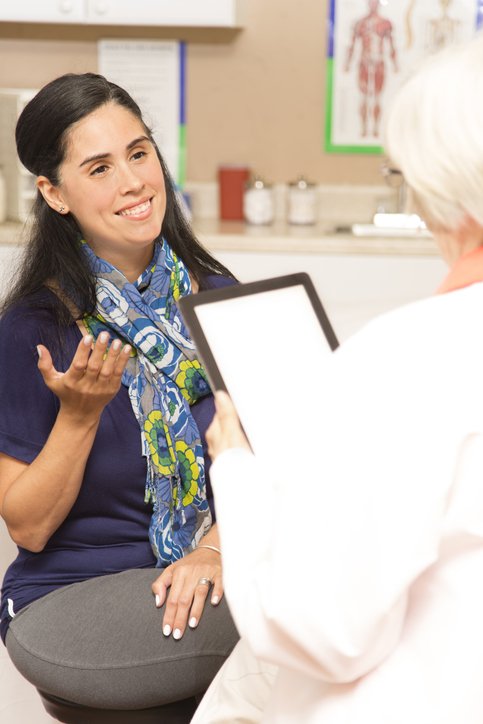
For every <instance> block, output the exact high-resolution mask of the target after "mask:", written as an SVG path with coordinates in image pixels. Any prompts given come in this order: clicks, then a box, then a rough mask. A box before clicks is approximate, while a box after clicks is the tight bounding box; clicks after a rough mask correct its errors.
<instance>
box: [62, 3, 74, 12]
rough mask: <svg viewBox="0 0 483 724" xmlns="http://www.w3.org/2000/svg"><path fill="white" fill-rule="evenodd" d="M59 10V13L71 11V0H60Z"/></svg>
mask: <svg viewBox="0 0 483 724" xmlns="http://www.w3.org/2000/svg"><path fill="white" fill-rule="evenodd" d="M59 10H60V12H61V13H71V12H72V10H73V2H72V0H60V2H59Z"/></svg>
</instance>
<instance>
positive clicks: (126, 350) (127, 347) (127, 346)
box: [122, 344, 131, 354]
mask: <svg viewBox="0 0 483 724" xmlns="http://www.w3.org/2000/svg"><path fill="white" fill-rule="evenodd" d="M122 351H123V352H124V354H131V345H130V344H125V345H124V347H123V348H122Z"/></svg>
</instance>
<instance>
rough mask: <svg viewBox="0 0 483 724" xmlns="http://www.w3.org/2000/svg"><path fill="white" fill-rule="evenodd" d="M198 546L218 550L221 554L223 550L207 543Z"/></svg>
mask: <svg viewBox="0 0 483 724" xmlns="http://www.w3.org/2000/svg"><path fill="white" fill-rule="evenodd" d="M196 548H209V549H210V550H211V551H216V553H219V554H220V556H221V551H220V549H219V548H217V547H216V546H209V545H208V544H207V543H202V544H201V545H199V546H196Z"/></svg>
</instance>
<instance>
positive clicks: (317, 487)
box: [193, 283, 483, 724]
mask: <svg viewBox="0 0 483 724" xmlns="http://www.w3.org/2000/svg"><path fill="white" fill-rule="evenodd" d="M307 363H308V365H309V374H310V379H312V380H313V384H314V385H316V386H317V387H316V389H317V394H316V398H317V400H318V405H319V409H318V425H317V429H316V430H315V431H313V432H310V431H307V430H304V426H303V421H300V420H297V413H296V406H294V407H293V408H291V407H289V406H288V408H287V436H286V439H285V440H283V441H281V445H280V450H279V451H278V455H279V456H283V460H284V464H285V466H286V471H287V472H286V474H285V475H284V476H280V473H278V474H277V479H276V480H272V479H271V474H270V470H269V468H268V467H265V468H261V466H260V465H259V464H258V463H257V461H256V460H255V458H254V457H253V456H252V455H251V454H250V453H248V452H247V451H245V450H229V451H226V452H225V453H223V454H221V455H220V456H219V458H218V459H217V460H216V462H215V463H214V465H213V467H212V471H211V477H212V482H213V485H214V490H215V500H216V509H217V517H218V523H219V528H220V535H221V544H222V549H223V559H224V580H225V588H226V595H227V597H228V601H229V604H230V607H231V610H232V613H233V616H234V618H235V621H236V624H237V626H238V628H239V631H240V633H241V636H242V638H243V639H244V641H246V643H247V644H248V646H249V647H250V649H251V650H252V651H253V652H254V653H255V654H256V656H257V657H259V658H260V659H261V660H263V661H267V662H270V663H271V664H275V665H276V666H277V667H278V668H274V667H271V666H267V667H266V668H265V674H266V675H267V676H268V680H269V686H266V681H265V684H264V685H263V686H264V689H263V695H262V696H261V698H260V697H259V701H258V704H257V706H256V707H255V709H257V712H256V713H254V711H255V710H254V707H253V706H252V705H250V712H249V713H246V714H244V712H243V698H245V699H246V700H248V698H249V697H247V696H246V695H245V694H244V695H243V697H242V698H241V699H240V700H239V701H238V702H235V703H234V700H233V701H231V702H228V704H227V706H228V708H227V709H226V711H227V712H228V711H230V712H231V713H228V714H226V717H225V718H224V719H223V718H220V716H221V717H222V716H224V715H221V714H220V712H223V696H224V693H226V691H225V692H224V688H223V675H224V674H223V671H224V670H223V669H222V672H221V673H220V675H219V676H218V677H217V680H215V683H214V685H213V687H212V689H211V690H209V692H208V695H207V696H206V698H205V701H204V702H203V704H202V706H201V708H200V711H199V713H198V715H197V716H195V719H194V720H193V721H194V722H195V723H196V724H201V723H203V724H213V723H214V722H217V723H218V722H221V721H226V722H230V724H234V723H235V722H237V721H239V722H242V721H243V722H255V721H263V722H276V723H277V724H282V723H284V722H290V723H291V724H295V723H296V724H299V723H300V724H319V723H320V724H482V722H483V284H482V283H477V284H473V285H471V286H469V287H466V288H464V289H462V290H458V291H453V292H450V293H448V294H444V295H440V296H436V297H433V298H431V299H427V300H424V301H422V302H417V303H415V304H412V305H409V306H407V307H404V308H401V309H399V310H397V311H395V312H391V313H390V314H387V315H384V316H383V317H380V318H379V319H377V320H375V321H374V322H372V323H370V324H369V325H367V326H366V327H365V328H364V329H363V330H362V331H361V332H360V333H358V334H357V335H355V336H354V337H353V338H352V339H350V340H349V341H348V342H346V343H345V344H343V345H342V346H341V347H340V348H339V350H337V352H335V353H334V355H333V356H332V357H331V359H330V361H329V362H328V365H327V368H325V369H324V370H323V371H322V372H321V373H320V374H319V375H317V371H316V370H311V371H310V360H308V361H307ZM314 389H315V388H314ZM268 424H270V422H269V420H267V425H268ZM257 501H258V502H257ZM244 647H245V644H241V646H240V647H238V648H237V649H235V652H234V654H233V655H232V660H231V661H229V663H228V664H227V665H226V666H227V667H228V669H229V668H230V667H231V669H232V671H233V667H236V666H238V670H239V671H240V672H242V673H241V674H240V677H239V678H240V679H243V667H244V665H245V664H246V666H247V672H248V668H249V667H250V666H251V667H252V670H254V667H255V668H256V666H255V664H254V662H253V661H251V662H250V653H249V650H248V649H247V648H246V647H245V648H244ZM247 652H248V653H247ZM237 657H238V661H237ZM263 666H264V665H262V668H263ZM225 671H226V669H225ZM263 674H264V672H263V671H261V672H259V676H260V681H261V679H262V678H263ZM247 675H248V674H247ZM250 676H251V680H252V682H253V685H254V686H256V680H257V674H256V672H255V673H252V674H251V675H250ZM250 676H248V679H247V680H246V681H248V680H250ZM273 679H274V681H272V680H273ZM245 683H246V682H245ZM262 688H263V687H262ZM255 699H257V697H255ZM230 706H231V707H232V708H231V710H230Z"/></svg>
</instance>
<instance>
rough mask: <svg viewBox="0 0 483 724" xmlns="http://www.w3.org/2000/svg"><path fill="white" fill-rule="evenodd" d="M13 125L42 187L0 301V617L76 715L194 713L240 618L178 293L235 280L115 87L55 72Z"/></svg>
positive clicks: (41, 681) (207, 407)
mask: <svg viewBox="0 0 483 724" xmlns="http://www.w3.org/2000/svg"><path fill="white" fill-rule="evenodd" d="M16 140H17V150H18V154H19V158H20V160H21V162H22V163H23V164H24V165H25V166H26V167H27V168H28V169H29V170H30V171H31V172H32V173H34V174H35V175H36V177H37V189H38V194H37V199H36V202H35V206H34V212H33V223H32V225H31V232H30V238H29V239H28V240H27V242H26V246H25V256H24V261H23V266H22V267H21V269H20V273H19V275H18V278H17V280H16V282H15V284H14V285H13V286H12V288H11V290H10V293H9V296H8V298H7V299H6V300H5V301H4V305H3V314H2V317H1V319H0V365H1V367H2V372H3V374H2V377H1V380H0V395H1V399H2V409H1V411H0V512H1V515H2V517H3V518H4V520H5V522H6V524H7V527H8V530H9V532H10V535H11V537H12V539H13V540H14V541H15V542H16V543H17V545H18V546H19V553H18V556H17V558H16V560H15V561H14V562H13V563H12V564H11V566H10V567H9V569H8V571H7V573H6V576H5V579H4V584H3V589H2V601H1V624H0V630H1V634H2V637H3V639H4V641H6V645H7V648H8V651H9V654H10V656H11V658H12V660H13V661H14V663H15V665H16V666H17V668H18V669H19V670H20V671H21V672H22V673H23V674H24V676H25V677H26V678H27V679H28V680H29V681H31V682H32V683H33V684H34V685H35V686H37V688H38V689H39V690H41V691H43V692H47V694H48V695H49V696H50V697H52V696H53V697H55V698H57V699H59V698H60V699H62V700H64V701H66V702H68V703H70V704H69V705H70V706H75V705H80V706H83V707H90V711H85V710H83V711H84V714H83V715H84V716H85V717H86V720H89V721H90V720H91V717H92V720H94V719H95V717H94V709H93V708H94V707H99V708H100V709H102V710H115V711H116V721H117V722H122V721H124V719H123V718H122V715H121V714H122V710H126V712H128V714H127V715H128V720H129V721H131V720H132V717H133V716H137V715H135V714H134V712H133V710H136V709H143V710H146V709H147V708H149V707H156V711H155V712H154V711H153V714H152V719H146V718H145V716H146V712H144V714H143V718H142V720H143V721H151V720H153V721H154V720H156V721H159V720H160V717H161V716H163V711H160V710H159V707H160V706H161V707H163V706H166V707H168V708H167V709H166V710H165V711H164V715H165V716H166V717H167V720H168V719H169V721H170V722H175V721H176V722H182V721H189V719H190V717H191V714H192V712H193V709H194V704H195V698H194V697H195V696H196V695H198V694H200V693H201V692H202V691H203V690H204V689H205V688H206V687H207V685H208V683H209V682H210V680H211V678H212V677H213V676H214V674H215V672H216V670H217V669H218V668H219V666H220V665H221V663H222V661H223V660H224V658H225V657H226V656H227V655H228V653H229V652H230V650H231V649H232V648H233V646H234V643H235V641H236V639H237V633H236V630H235V627H234V625H233V623H232V620H231V618H230V615H229V613H228V609H227V608H226V606H225V604H224V601H223V600H222V596H223V585H222V577H221V556H220V550H219V540H218V532H217V527H216V523H215V522H214V509H213V505H212V491H211V487H210V484H209V474H208V473H209V464H210V461H209V458H208V455H207V450H206V442H205V434H204V433H205V430H206V428H207V426H208V424H209V422H210V420H211V418H212V416H213V412H214V407H213V399H212V395H211V391H210V389H209V386H208V384H207V382H206V376H205V373H204V370H203V368H202V366H201V365H200V363H199V361H198V359H197V356H196V350H195V349H194V345H193V343H192V341H191V339H190V337H189V335H188V331H187V329H186V328H185V326H184V322H183V320H182V318H181V316H180V314H179V311H178V308H177V305H176V301H177V299H179V297H180V296H184V295H187V294H190V293H193V292H195V291H197V289H198V288H201V289H203V288H208V287H217V286H223V285H226V284H231V283H234V279H233V277H232V275H231V274H230V272H229V271H228V270H227V269H226V268H225V267H223V266H222V265H221V264H220V263H219V262H217V261H216V259H214V258H213V257H211V256H210V255H209V254H208V252H207V251H206V250H205V249H203V247H201V246H200V245H199V243H198V242H197V240H196V238H195V237H194V235H193V233H192V231H191V228H190V227H189V225H188V224H187V222H186V220H185V218H184V216H183V214H182V212H181V211H180V209H179V207H178V204H177V201H176V197H175V193H174V187H173V183H172V180H171V178H170V176H169V174H168V172H167V169H166V166H165V163H164V161H163V159H162V157H161V155H160V153H159V150H158V148H157V147H156V144H155V142H154V140H153V138H152V135H151V132H150V130H149V128H148V127H147V126H146V124H145V123H144V121H143V118H142V115H141V111H140V109H139V108H138V106H137V105H136V103H135V102H134V101H133V99H132V98H131V97H130V96H129V95H128V94H127V93H126V92H125V91H124V90H123V89H122V88H120V87H119V86H117V85H115V84H113V83H110V82H109V81H107V80H106V79H105V78H104V77H102V76H99V75H95V74H91V73H87V74H83V75H74V74H68V75H65V76H62V77H60V78H58V79H56V80H54V81H52V82H51V83H49V84H48V85H47V86H45V87H44V88H43V89H42V90H41V91H40V92H39V93H38V94H37V96H35V98H34V99H33V100H32V101H31V102H30V103H29V104H28V105H27V106H26V108H25V109H24V111H23V113H22V115H21V116H20V118H19V121H18V124H17V129H16ZM35 350H36V351H35ZM156 568H157V569H158V570H156ZM208 598H209V600H210V605H206V606H205V603H207V601H208ZM163 634H164V635H163ZM200 657H202V659H201V658H200ZM197 659H200V660H202V662H203V665H202V666H201V665H199V664H196V663H195V662H196V660H197ZM175 702H180V704H179V705H177V704H175ZM173 707H174V709H173ZM120 712H121V713H120ZM129 717H131V719H129ZM96 720H97V719H96Z"/></svg>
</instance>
